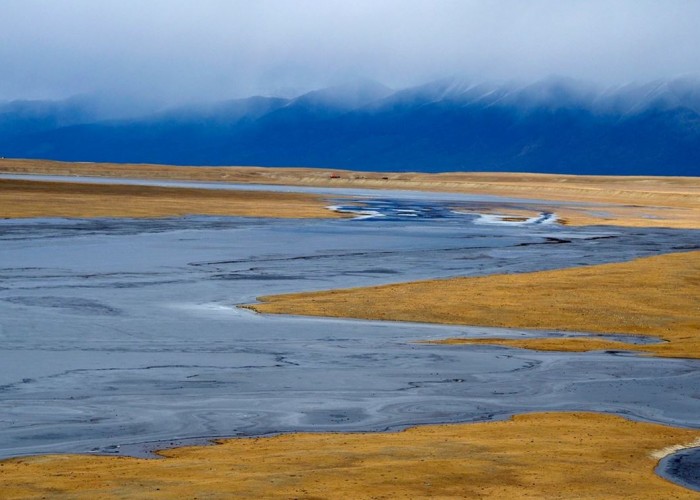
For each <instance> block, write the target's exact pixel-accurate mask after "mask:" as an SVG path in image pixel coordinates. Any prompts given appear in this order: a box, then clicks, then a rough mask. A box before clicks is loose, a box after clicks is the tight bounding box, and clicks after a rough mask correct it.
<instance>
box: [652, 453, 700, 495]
mask: <svg viewBox="0 0 700 500" xmlns="http://www.w3.org/2000/svg"><path fill="white" fill-rule="evenodd" d="M656 473H657V474H658V475H659V476H661V477H663V478H664V479H667V480H668V481H671V482H673V483H676V484H678V485H680V486H683V487H685V488H689V489H692V490H695V491H700V447H697V448H686V449H684V450H680V451H677V452H676V453H672V454H671V455H667V456H666V457H664V458H662V459H661V461H660V462H659V465H658V466H657V467H656Z"/></svg>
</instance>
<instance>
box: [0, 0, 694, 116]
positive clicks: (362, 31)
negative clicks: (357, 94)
mask: <svg viewBox="0 0 700 500" xmlns="http://www.w3.org/2000/svg"><path fill="white" fill-rule="evenodd" d="M699 26H700V1H695V0H687V1H684V0H658V1H648V0H605V1H600V0H585V1H583V0H500V1H499V0H482V1H473V0H455V1H452V0H424V1H418V0H369V1H368V0H352V1H348V0H277V1H273V0H249V1H242V0H241V1H235V0H191V1H189V0H188V1H185V0H99V1H96V0H55V1H51V0H43V1H41V0H0V101H2V100H5V101H6V100H13V99H60V98H65V97H68V96H73V95H79V94H96V95H102V96H112V98H114V99H119V98H124V99H127V98H131V99H136V100H138V99H141V100H147V101H154V102H155V101H158V102H163V103H182V102H192V101H213V100H219V99H227V98H235V97H244V96H249V95H280V96H292V95H298V94H300V93H302V92H304V91H307V90H311V89H315V88H321V87H325V86H329V85H337V84H341V83H343V82H346V81H355V80H358V79H372V80H376V81H379V82H382V83H384V84H386V85H388V86H390V87H393V88H403V87H408V86H411V85H417V84H421V83H424V82H427V81H430V80H433V79H438V78H444V77H454V76H456V77H459V78H463V79H465V80H469V81H491V80H536V79H540V78H545V77H548V76H552V75H558V76H565V77H571V78H575V79H583V80H589V81H594V82H599V83H602V84H606V85H615V84H621V83H627V82H632V81H637V82H640V81H649V80H655V79H659V78H672V77H675V76H681V75H699V74H700V53H699V52H700V51H699V49H698V48H699V47H700V28H699Z"/></svg>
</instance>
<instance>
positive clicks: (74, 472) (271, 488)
mask: <svg viewBox="0 0 700 500" xmlns="http://www.w3.org/2000/svg"><path fill="white" fill-rule="evenodd" d="M699 438H700V431H697V430H689V429H679V428H675V427H668V426H661V425H656V424H648V423H640V422H631V421H629V420H625V419H623V418H621V417H616V416H611V415H602V414H593V413H540V414H527V415H518V416H515V417H513V418H512V419H510V420H507V421H502V422H492V423H478V424H468V425H465V424H453V425H439V426H425V427H419V428H412V429H408V430H406V431H403V432H398V433H387V434H343V433H339V434H336V433H334V434H323V433H321V434H315V433H310V434H286V435H280V436H276V437H265V438H247V439H233V440H224V441H221V442H220V443H221V444H218V445H215V446H200V447H186V448H179V449H172V450H166V451H163V452H161V455H162V456H163V457H165V458H164V459H161V460H155V459H136V458H126V457H104V456H85V455H83V456H80V455H54V456H52V455H48V456H38V457H27V458H17V459H10V460H6V461H4V462H0V489H1V491H2V496H3V498H8V499H10V498H30V497H41V496H46V495H48V496H50V497H51V498H96V497H99V498H124V497H128V498H183V497H188V498H194V497H200V498H201V497H206V498H229V497H231V496H234V495H236V496H239V495H240V496H246V497H257V498H384V497H390V498H422V497H460V498H638V499H652V498H653V499H656V498H697V495H698V494H697V493H696V492H692V491H690V490H687V489H684V488H682V487H679V486H676V485H674V484H673V483H670V482H668V481H666V480H664V479H662V478H660V477H658V476H657V475H655V473H654V468H655V466H656V463H657V461H658V458H659V456H660V455H662V454H663V453H664V451H663V450H664V448H668V447H674V446H684V445H689V444H691V443H693V442H695V441H697V440H698V439H699Z"/></svg>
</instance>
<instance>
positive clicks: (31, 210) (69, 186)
mask: <svg viewBox="0 0 700 500" xmlns="http://www.w3.org/2000/svg"><path fill="white" fill-rule="evenodd" d="M327 204H328V202H327V201H325V200H324V198H323V197H322V196H318V195H312V194H304V193H282V192H266V191H218V190H211V189H192V188H171V187H158V186H131V185H105V184H102V185H101V184H79V183H71V182H42V181H24V180H6V179H0V217H4V218H25V217H177V216H183V215H222V216H243V217H278V218H328V217H341V216H342V215H341V214H338V213H336V212H333V211H331V210H328V209H327V208H326V205H327Z"/></svg>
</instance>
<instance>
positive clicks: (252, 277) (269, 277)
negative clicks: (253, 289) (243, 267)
mask: <svg viewBox="0 0 700 500" xmlns="http://www.w3.org/2000/svg"><path fill="white" fill-rule="evenodd" d="M210 279H212V280H224V281H235V280H238V281H241V280H243V281H246V280H247V281H280V280H303V279H304V277H303V276H294V275H291V274H257V273H222V274H214V275H212V276H211V277H210Z"/></svg>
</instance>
